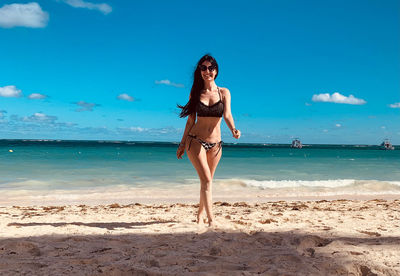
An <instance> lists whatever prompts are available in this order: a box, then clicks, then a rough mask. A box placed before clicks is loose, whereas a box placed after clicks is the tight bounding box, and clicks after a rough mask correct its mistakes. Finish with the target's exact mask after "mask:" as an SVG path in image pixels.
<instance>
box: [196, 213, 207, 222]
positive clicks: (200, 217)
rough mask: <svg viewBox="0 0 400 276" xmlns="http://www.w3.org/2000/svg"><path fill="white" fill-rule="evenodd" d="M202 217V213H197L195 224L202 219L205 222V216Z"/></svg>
mask: <svg viewBox="0 0 400 276" xmlns="http://www.w3.org/2000/svg"><path fill="white" fill-rule="evenodd" d="M202 217H203V216H202V214H198V215H197V220H196V222H197V224H200V221H203V223H206V219H205V218H203V219H202Z"/></svg>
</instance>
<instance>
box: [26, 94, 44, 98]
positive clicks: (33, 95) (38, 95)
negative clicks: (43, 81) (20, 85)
mask: <svg viewBox="0 0 400 276" xmlns="http://www.w3.org/2000/svg"><path fill="white" fill-rule="evenodd" d="M46 97H47V96H46V95H42V94H39V93H32V94H30V95H29V96H28V98H29V99H44V98H46Z"/></svg>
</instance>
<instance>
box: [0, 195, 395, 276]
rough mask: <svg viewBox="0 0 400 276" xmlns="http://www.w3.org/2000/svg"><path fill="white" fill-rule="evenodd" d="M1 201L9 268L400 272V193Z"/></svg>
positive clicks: (1, 236)
mask: <svg viewBox="0 0 400 276" xmlns="http://www.w3.org/2000/svg"><path fill="white" fill-rule="evenodd" d="M196 207H197V205H195V204H185V203H168V204H141V203H132V204H121V203H114V204H108V205H83V204H81V205H54V206H51V205H46V206H39V205H36V206H3V207H0V274H1V275H16V274H29V275H186V274H187V275H400V258H399V256H400V200H398V199H397V200H396V199H375V200H345V199H339V200H338V199H336V200H319V201H311V200H302V201H274V202H262V203H261V202H260V203H255V202H252V203H249V202H247V203H246V202H225V201H219V202H215V203H214V213H215V216H216V223H217V226H216V227H215V228H212V229H211V228H208V227H207V226H206V225H205V224H201V225H197V224H196V223H195V217H196V211H197V209H196Z"/></svg>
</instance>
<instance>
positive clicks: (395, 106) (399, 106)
mask: <svg viewBox="0 0 400 276" xmlns="http://www.w3.org/2000/svg"><path fill="white" fill-rule="evenodd" d="M389 106H390V107H391V108H400V103H394V104H390V105H389Z"/></svg>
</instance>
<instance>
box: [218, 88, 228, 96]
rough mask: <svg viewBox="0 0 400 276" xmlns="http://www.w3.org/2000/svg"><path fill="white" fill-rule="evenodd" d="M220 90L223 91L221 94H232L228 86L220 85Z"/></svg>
mask: <svg viewBox="0 0 400 276" xmlns="http://www.w3.org/2000/svg"><path fill="white" fill-rule="evenodd" d="M219 91H221V94H222V95H223V96H226V95H230V91H229V89H228V88H226V87H220V88H219Z"/></svg>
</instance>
